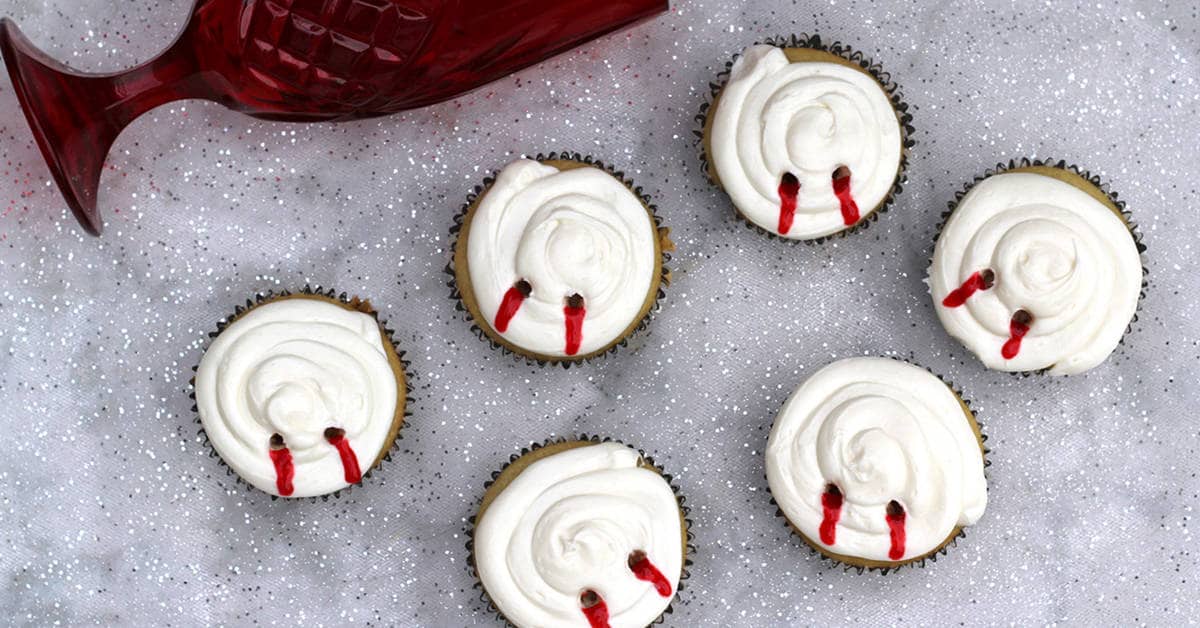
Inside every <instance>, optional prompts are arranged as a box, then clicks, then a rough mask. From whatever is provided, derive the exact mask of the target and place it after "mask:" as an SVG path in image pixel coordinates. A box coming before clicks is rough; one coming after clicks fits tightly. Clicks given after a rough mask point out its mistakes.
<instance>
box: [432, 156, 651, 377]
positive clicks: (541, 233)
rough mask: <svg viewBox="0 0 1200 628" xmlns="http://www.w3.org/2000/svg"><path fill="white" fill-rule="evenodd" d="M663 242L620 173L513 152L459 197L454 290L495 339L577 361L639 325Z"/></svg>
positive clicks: (528, 352)
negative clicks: (471, 192)
mask: <svg viewBox="0 0 1200 628" xmlns="http://www.w3.org/2000/svg"><path fill="white" fill-rule="evenodd" d="M672 249H673V245H672V243H671V241H670V238H669V237H668V235H667V230H666V229H665V228H660V227H659V226H658V219H657V217H656V216H655V215H654V211H653V207H652V206H650V204H649V202H648V201H647V199H646V198H644V197H642V196H641V194H640V189H633V188H631V187H630V184H628V183H626V182H625V181H623V180H622V179H621V177H620V174H619V173H613V172H609V171H607V170H605V169H604V167H603V166H602V165H601V164H599V163H596V162H593V161H591V160H587V159H584V158H583V157H581V156H578V155H572V156H565V155H564V156H561V157H560V156H557V155H551V156H550V157H548V158H540V157H539V159H537V160H533V159H521V160H518V161H515V162H513V163H511V164H509V165H507V166H505V167H504V169H503V170H501V171H500V173H499V174H497V175H496V177H495V180H489V181H487V182H485V187H483V188H480V189H479V191H478V194H477V195H476V196H474V197H473V198H472V199H470V201H469V202H468V204H467V207H466V209H465V214H464V215H463V217H462V222H461V227H460V229H459V232H458V236H457V240H456V241H455V244H454V262H453V273H454V279H455V289H456V296H457V297H458V298H459V299H460V300H461V302H462V304H463V306H464V307H465V309H466V310H467V312H468V313H469V314H470V316H471V319H472V320H473V321H474V323H475V325H476V326H478V328H479V329H480V330H481V332H482V333H483V334H484V335H485V336H486V337H488V338H489V339H491V341H492V342H493V343H495V344H496V345H498V346H502V347H504V348H506V349H508V350H509V351H512V352H514V353H517V354H520V355H523V356H525V357H527V358H530V359H534V360H537V361H539V362H543V363H544V362H567V363H569V362H578V361H581V360H586V359H588V358H591V357H594V356H597V355H601V354H603V353H605V352H607V351H610V350H612V349H614V348H615V347H616V346H617V345H618V344H620V343H622V342H623V341H624V340H625V339H627V338H628V337H629V336H630V335H631V334H633V333H634V332H635V331H636V330H637V329H638V328H639V327H641V326H643V325H644V324H645V323H646V321H647V320H648V317H649V315H650V313H651V311H652V310H653V309H654V308H655V306H656V304H657V300H658V297H659V295H660V292H661V289H662V286H663V285H664V284H665V282H666V279H667V273H666V271H665V269H664V266H663V261H664V255H665V252H666V251H670V250H672Z"/></svg>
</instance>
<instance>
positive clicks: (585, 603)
mask: <svg viewBox="0 0 1200 628" xmlns="http://www.w3.org/2000/svg"><path fill="white" fill-rule="evenodd" d="M579 606H580V607H581V608H582V609H583V616H584V617H587V620H588V624H590V625H591V627H592V628H609V626H608V605H607V604H605V603H604V598H602V597H600V594H599V593H596V592H595V591H593V590H591V589H586V590H584V592H583V593H581V594H580V595H579Z"/></svg>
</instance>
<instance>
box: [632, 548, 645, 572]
mask: <svg viewBox="0 0 1200 628" xmlns="http://www.w3.org/2000/svg"><path fill="white" fill-rule="evenodd" d="M643 560H646V552H643V551H642V550H633V551H632V552H629V561H628V562H629V568H630V569H633V566H634V565H636V564H638V563H640V562H642V561H643Z"/></svg>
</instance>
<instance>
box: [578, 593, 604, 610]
mask: <svg viewBox="0 0 1200 628" xmlns="http://www.w3.org/2000/svg"><path fill="white" fill-rule="evenodd" d="M579 603H580V604H582V605H583V607H584V608H591V607H593V606H595V605H597V604H599V603H600V594H599V593H596V592H595V591H593V590H591V589H585V590H584V592H583V593H581V594H579Z"/></svg>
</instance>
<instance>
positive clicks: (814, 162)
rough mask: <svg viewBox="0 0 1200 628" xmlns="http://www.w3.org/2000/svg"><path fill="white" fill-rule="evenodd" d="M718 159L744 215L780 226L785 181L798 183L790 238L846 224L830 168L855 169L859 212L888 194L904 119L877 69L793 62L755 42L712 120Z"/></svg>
mask: <svg viewBox="0 0 1200 628" xmlns="http://www.w3.org/2000/svg"><path fill="white" fill-rule="evenodd" d="M709 143H710V145H711V152H712V155H710V159H712V162H713V165H714V166H715V167H716V170H717V175H718V177H719V178H720V180H721V186H722V187H723V188H724V189H725V191H726V192H727V193H728V194H729V197H730V198H731V199H732V200H733V204H734V205H736V206H737V208H738V210H739V211H740V212H741V213H742V215H744V216H745V217H746V218H748V219H750V220H751V221H753V222H754V223H755V224H757V225H759V226H760V227H762V228H764V229H766V230H768V231H771V232H772V233H778V228H779V212H780V200H781V199H780V196H779V184H780V181H781V179H782V178H783V175H784V174H785V173H789V172H790V173H791V174H792V175H794V176H795V177H796V178H797V179H798V180H799V182H800V193H799V196H798V199H797V205H796V214H795V219H794V222H793V224H792V226H791V228H790V229H789V230H788V232H787V233H785V234H781V235H783V236H785V237H788V238H795V239H812V238H819V237H821V236H827V235H830V234H832V233H837V232H838V231H841V230H843V229H845V228H846V227H847V225H846V224H845V221H844V220H843V217H842V213H841V205H840V203H839V201H838V198H837V197H836V196H835V195H834V192H833V186H832V179H831V178H832V175H833V172H834V171H835V170H837V168H838V167H839V166H846V167H848V168H849V169H850V173H851V194H852V196H853V198H854V199H855V201H856V202H857V204H858V207H859V214H860V216H861V217H866V216H867V215H869V214H870V213H871V212H872V211H874V209H875V208H876V206H878V205H879V204H880V203H882V202H883V200H884V198H886V197H887V195H888V192H889V191H890V190H891V188H892V184H893V183H894V182H895V179H896V176H897V174H898V172H899V169H900V152H901V146H900V122H899V120H898V119H897V117H896V112H895V110H894V109H893V108H892V103H891V101H890V100H889V99H888V95H887V94H886V93H885V92H884V91H883V88H882V86H880V85H879V83H878V82H876V81H875V79H874V78H872V77H871V76H870V75H868V74H865V73H863V72H860V71H858V70H855V69H853V68H849V67H846V66H844V65H841V64H838V63H832V62H801V63H789V62H788V59H787V55H786V54H785V53H784V51H783V50H782V49H780V48H777V47H775V46H766V45H755V46H751V47H749V48H747V49H746V50H745V52H743V53H742V55H741V56H740V57H739V58H738V59H737V61H735V62H734V64H733V68H732V71H731V72H730V76H729V81H728V82H727V83H726V84H725V87H724V88H722V90H721V93H720V98H719V100H718V102H717V108H716V113H715V118H714V119H713V123H712V129H711V136H710V142H709Z"/></svg>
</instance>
